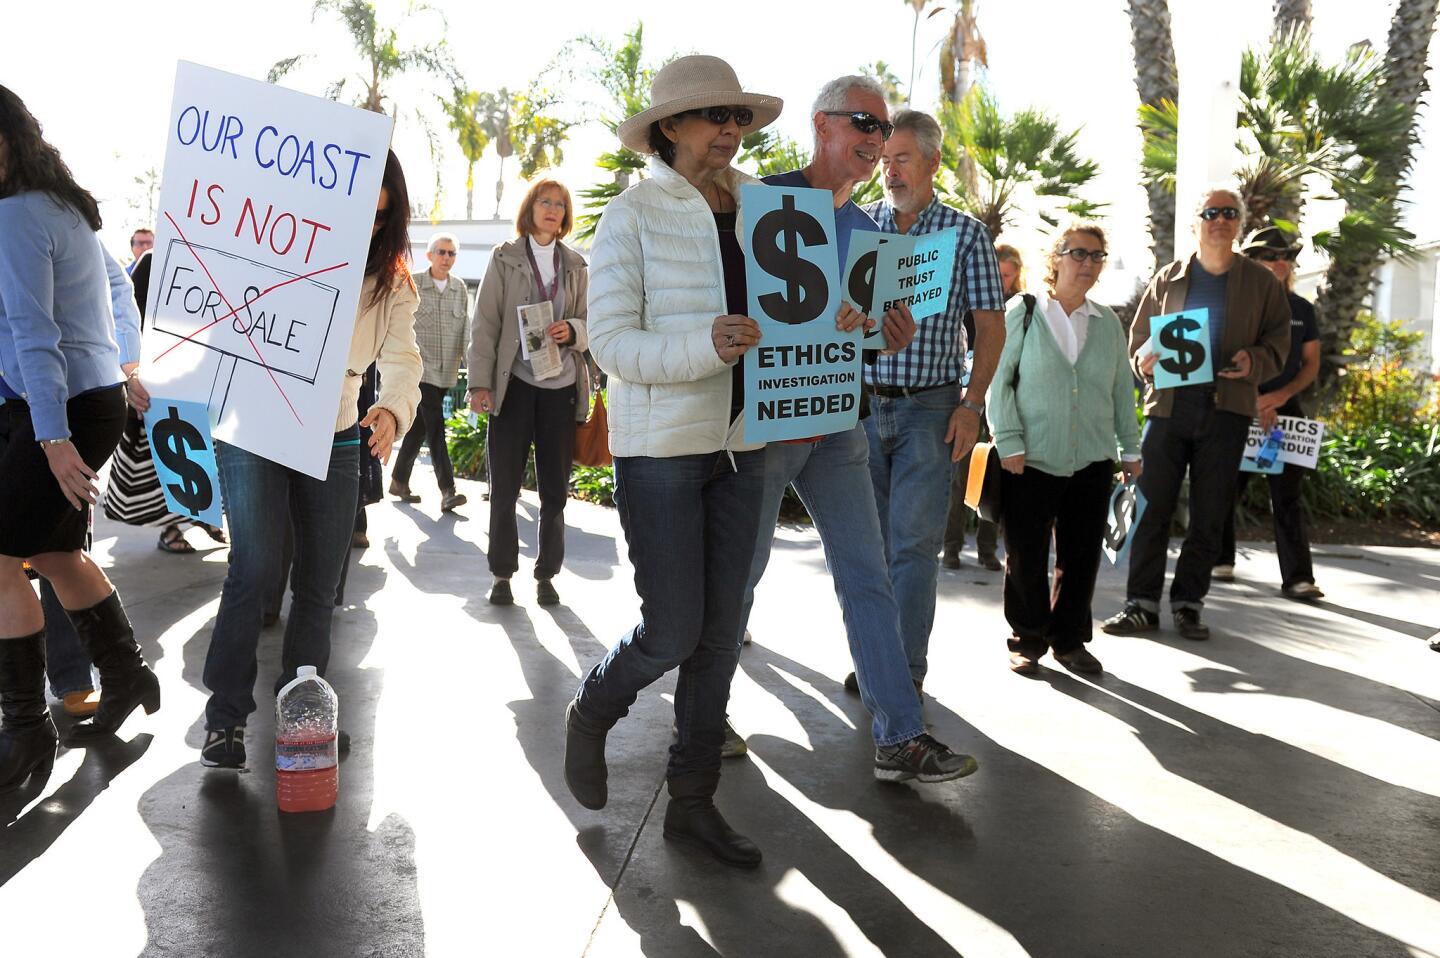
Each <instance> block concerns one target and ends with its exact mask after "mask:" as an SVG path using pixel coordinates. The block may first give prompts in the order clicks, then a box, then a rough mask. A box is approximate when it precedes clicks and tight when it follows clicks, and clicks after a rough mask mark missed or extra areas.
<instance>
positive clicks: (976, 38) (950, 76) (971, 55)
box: [911, 0, 990, 103]
mask: <svg viewBox="0 0 1440 958" xmlns="http://www.w3.org/2000/svg"><path fill="white" fill-rule="evenodd" d="M943 9H944V8H941V9H937V10H935V11H934V12H932V13H931V16H934V15H935V14H936V13H940V12H941V10H943ZM977 65H978V66H982V67H983V66H989V65H990V61H989V58H988V55H987V52H986V49H985V38H984V37H982V36H981V35H980V22H979V19H978V15H977V14H976V11H975V0H960V8H959V9H958V10H956V11H955V19H954V20H952V21H951V22H950V30H949V32H948V33H946V34H945V38H944V40H942V41H941V43H940V89H941V91H942V92H943V93H944V94H945V99H947V100H949V101H950V102H951V103H960V102H962V101H964V99H965V97H966V96H968V95H969V93H970V88H971V87H972V86H973V85H974V83H975V80H976V75H975V67H976V66H977ZM911 85H912V86H913V85H914V83H913V81H912V83H911Z"/></svg>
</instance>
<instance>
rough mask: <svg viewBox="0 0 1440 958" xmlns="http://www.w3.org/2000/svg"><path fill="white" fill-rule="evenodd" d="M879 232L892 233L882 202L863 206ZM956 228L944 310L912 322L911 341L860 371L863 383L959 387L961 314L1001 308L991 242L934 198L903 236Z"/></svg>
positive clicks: (972, 221) (970, 220)
mask: <svg viewBox="0 0 1440 958" xmlns="http://www.w3.org/2000/svg"><path fill="white" fill-rule="evenodd" d="M865 212H866V213H869V214H870V216H871V218H873V219H874V220H875V222H876V223H878V224H880V231H881V232H882V233H898V232H900V230H899V229H898V228H897V227H896V225H895V211H894V210H893V209H892V208H891V206H890V204H889V202H888V201H886V200H880V201H879V202H878V203H871V204H870V205H869V206H866V207H865ZM952 226H954V227H957V228H958V229H957V233H958V248H957V249H956V251H955V275H954V277H953V278H952V279H951V283H950V302H949V303H948V304H947V305H946V307H945V311H944V312H942V313H936V314H935V315H934V316H928V317H926V318H925V319H922V320H920V321H919V322H917V323H916V324H915V325H916V329H915V340H914V342H912V343H911V344H910V345H909V347H907V348H906V349H902V350H901V351H900V352H898V353H896V354H895V355H894V356H884V355H882V356H880V357H878V358H877V359H876V360H875V364H874V365H873V366H866V367H865V382H866V383H868V384H870V385H879V386H908V387H911V388H914V389H921V388H924V387H926V386H941V385H944V384H945V383H953V382H959V381H960V378H961V376H963V375H964V372H965V325H964V318H965V313H966V312H967V311H969V310H973V309H993V310H997V311H1003V310H1004V309H1005V292H1004V288H1003V286H1002V285H1001V283H1000V267H999V264H998V263H997V262H996V260H995V241H994V240H992V239H991V238H990V231H989V230H987V229H986V228H985V224H984V223H981V222H980V221H979V220H977V219H976V218H975V217H973V216H971V215H970V214H969V213H963V212H961V211H960V210H957V209H955V208H954V207H951V206H946V205H945V204H944V203H941V202H940V199H939V197H936V198H934V199H932V200H931V201H930V205H929V206H927V207H925V209H923V210H921V211H920V215H919V216H918V217H916V219H915V222H914V223H913V224H912V225H911V226H910V230H909V232H908V233H907V234H906V235H908V236H919V235H921V234H923V233H934V232H937V231H939V230H944V229H949V228H950V227H952Z"/></svg>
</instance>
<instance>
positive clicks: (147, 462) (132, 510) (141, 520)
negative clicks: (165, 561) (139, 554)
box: [100, 409, 192, 526]
mask: <svg viewBox="0 0 1440 958" xmlns="http://www.w3.org/2000/svg"><path fill="white" fill-rule="evenodd" d="M126 412H127V415H126V417H125V433H124V435H122V436H121V437H120V445H119V446H117V447H116V449H115V455H114V457H112V458H111V460H110V481H109V482H108V483H107V484H106V486H105V491H104V492H103V493H101V495H100V508H101V509H103V510H105V515H106V516H107V517H109V518H110V519H113V520H115V521H116V522H123V523H125V524H126V525H131V526H148V525H157V526H158V525H167V526H168V525H170V524H171V523H176V522H190V521H192V520H191V519H190V517H189V516H180V515H176V514H175V513H173V512H171V511H170V507H169V506H168V505H166V503H165V493H164V491H163V490H162V489H161V488H160V477H159V476H158V475H157V474H156V472H155V463H154V461H153V460H152V459H151V458H150V439H149V437H147V436H146V435H145V423H144V420H142V419H141V418H140V417H139V416H138V415H136V413H135V410H133V409H127V410H126Z"/></svg>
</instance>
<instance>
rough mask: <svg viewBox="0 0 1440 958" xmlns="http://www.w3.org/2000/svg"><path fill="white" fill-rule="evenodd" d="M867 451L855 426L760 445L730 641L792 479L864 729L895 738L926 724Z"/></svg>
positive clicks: (880, 739)
mask: <svg viewBox="0 0 1440 958" xmlns="http://www.w3.org/2000/svg"><path fill="white" fill-rule="evenodd" d="M868 455H869V452H868V450H867V448H866V445H865V434H864V432H862V431H861V428H860V427H859V426H856V427H855V428H854V429H850V430H847V431H845V432H837V433H834V434H832V435H829V436H826V437H825V438H824V439H822V440H820V441H819V442H816V443H777V442H772V443H771V444H770V445H768V446H766V447H765V499H764V502H763V503H762V504H761V512H760V529H759V534H758V536H757V539H756V543H755V558H754V561H753V562H752V563H751V564H750V581H749V583H748V584H747V585H746V586H745V602H744V609H743V615H742V616H741V620H740V629H739V630H738V631H737V632H736V633H735V642H736V644H737V645H738V644H739V639H740V636H742V635H743V634H744V633H745V625H746V623H748V622H749V620H750V608H751V606H753V605H754V602H755V586H756V585H758V584H759V583H760V577H761V576H763V575H764V574H765V566H766V565H768V564H769V562H770V545H771V543H772V542H774V540H775V522H776V520H778V519H779V517H780V500H781V499H782V498H783V497H784V495H785V487H786V486H787V485H791V484H793V485H794V486H795V491H796V492H797V493H798V494H799V496H800V501H801V502H803V503H805V508H806V510H807V511H808V512H809V513H810V518H811V519H812V520H814V522H815V530H816V531H817V532H819V533H820V545H821V546H822V547H823V548H824V549H825V563H826V565H828V566H829V567H830V575H831V576H832V577H833V579H834V582H835V596H836V598H838V599H839V600H840V612H841V614H842V616H843V617H844V620H845V637H846V638H847V639H849V641H850V659H851V661H853V662H854V663H855V677H856V679H858V680H859V683H860V700H861V701H862V702H864V703H865V708H866V709H868V710H869V711H870V715H871V717H872V722H871V728H870V731H871V733H872V734H873V735H874V736H875V744H876V745H894V744H896V743H898V742H905V741H909V740H910V739H912V738H914V737H915V736H917V735H919V734H920V733H921V732H923V731H925V723H924V721H923V720H922V719H921V717H920V698H919V696H917V695H916V694H915V686H914V684H913V683H912V682H911V681H910V673H909V671H908V670H907V669H906V668H905V647H904V645H903V644H902V643H901V641H900V613H899V612H898V610H896V608H895V596H894V593H892V592H891V590H890V577H889V574H888V573H887V571H886V569H885V551H884V545H883V542H882V540H881V537H880V523H879V520H878V519H877V518H876V515H875V510H874V508H872V505H873V503H874V501H875V498H874V495H873V493H872V492H871V490H870V473H869V470H868V469H867V468H866V465H865V460H866V458H867V457H868ZM937 525H938V523H937Z"/></svg>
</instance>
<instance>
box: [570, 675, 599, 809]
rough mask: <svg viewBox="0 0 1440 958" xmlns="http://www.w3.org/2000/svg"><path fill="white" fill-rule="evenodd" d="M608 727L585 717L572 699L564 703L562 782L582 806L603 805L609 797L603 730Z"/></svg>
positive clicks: (591, 807) (592, 807)
mask: <svg viewBox="0 0 1440 958" xmlns="http://www.w3.org/2000/svg"><path fill="white" fill-rule="evenodd" d="M609 731H610V730H609V729H608V728H601V727H599V726H597V725H595V724H593V723H591V722H589V721H587V720H586V719H585V718H584V717H583V716H582V715H581V714H580V710H579V709H578V708H577V707H576V704H575V700H574V699H571V700H570V704H569V705H567V706H565V785H566V787H568V788H569V789H570V794H571V795H574V796H575V801H577V802H579V803H580V804H581V805H584V806H585V807H586V808H590V809H599V808H604V807H605V802H606V799H607V798H608V797H609V795H608V792H607V791H606V787H605V782H606V779H607V778H608V776H609V772H608V771H607V770H606V768H605V734H606V733H607V732H609Z"/></svg>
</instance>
